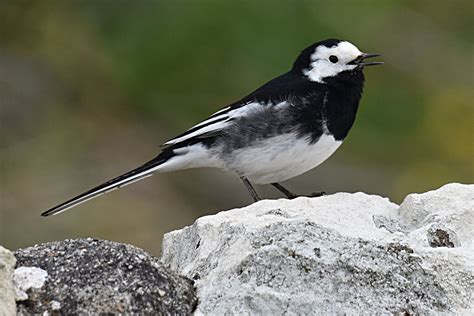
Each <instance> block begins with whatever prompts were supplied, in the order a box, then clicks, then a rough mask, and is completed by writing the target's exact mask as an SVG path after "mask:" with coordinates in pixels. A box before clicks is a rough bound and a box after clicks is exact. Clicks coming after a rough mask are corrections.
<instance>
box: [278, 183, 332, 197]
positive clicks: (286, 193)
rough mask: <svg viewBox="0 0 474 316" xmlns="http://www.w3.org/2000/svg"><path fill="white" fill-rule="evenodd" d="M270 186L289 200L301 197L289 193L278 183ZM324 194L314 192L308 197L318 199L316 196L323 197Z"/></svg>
mask: <svg viewBox="0 0 474 316" xmlns="http://www.w3.org/2000/svg"><path fill="white" fill-rule="evenodd" d="M271 185H273V186H274V187H275V188H276V189H277V190H278V191H280V192H282V193H283V194H284V195H286V196H287V197H288V198H289V199H294V198H297V197H298V196H302V195H296V194H294V193H293V192H291V191H290V190H288V189H286V188H285V187H284V186H282V185H281V184H279V183H276V182H275V183H272V184H271ZM324 194H326V193H324V192H314V193H311V194H310V195H309V197H318V196H323V195H324Z"/></svg>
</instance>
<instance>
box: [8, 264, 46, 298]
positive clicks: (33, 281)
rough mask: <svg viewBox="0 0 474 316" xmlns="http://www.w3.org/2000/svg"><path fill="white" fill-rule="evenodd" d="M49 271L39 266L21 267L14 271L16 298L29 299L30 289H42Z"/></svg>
mask: <svg viewBox="0 0 474 316" xmlns="http://www.w3.org/2000/svg"><path fill="white" fill-rule="evenodd" d="M47 277H48V272H46V271H45V270H43V269H41V268H37V267H19V268H18V269H15V272H13V284H14V286H15V290H16V300H17V301H24V300H27V299H28V294H27V293H26V291H28V290H29V289H31V288H35V289H40V288H41V287H42V286H43V285H44V282H46V278H47Z"/></svg>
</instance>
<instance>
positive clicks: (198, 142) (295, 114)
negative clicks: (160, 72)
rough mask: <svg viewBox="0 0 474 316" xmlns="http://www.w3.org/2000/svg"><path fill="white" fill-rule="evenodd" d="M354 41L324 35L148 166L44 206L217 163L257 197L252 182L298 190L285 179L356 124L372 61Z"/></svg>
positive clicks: (313, 163) (314, 161)
mask: <svg viewBox="0 0 474 316" xmlns="http://www.w3.org/2000/svg"><path fill="white" fill-rule="evenodd" d="M378 56H381V55H380V54H375V53H362V52H361V51H360V50H359V49H358V48H357V47H356V46H355V45H354V44H352V43H350V42H348V41H346V40H339V39H326V40H323V41H320V42H317V43H314V44H312V45H310V46H308V47H307V48H305V49H304V50H303V51H301V53H300V54H299V55H298V57H297V58H296V60H295V61H294V63H293V65H292V67H291V69H290V70H289V71H287V72H286V73H284V74H282V75H280V76H278V77H276V78H274V79H272V80H270V81H269V82H267V83H265V84H263V85H262V86H261V87H259V88H258V89H256V90H255V91H253V92H251V93H250V94H248V95H247V96H245V97H244V98H242V99H240V100H238V101H237V102H234V103H232V104H230V105H228V106H226V107H224V108H222V109H221V110H219V111H217V112H215V113H214V114H212V115H210V116H209V117H208V118H207V119H206V120H204V121H202V122H200V123H198V124H196V125H194V126H192V127H191V128H190V129H188V130H187V131H185V132H184V133H182V134H180V135H178V136H176V137H174V138H173V139H171V140H169V141H167V142H165V143H164V144H163V145H162V147H161V152H160V153H159V154H158V155H157V156H156V157H154V158H153V159H151V160H150V161H148V162H146V163H144V164H143V165H141V166H139V167H137V168H135V169H133V170H131V171H129V172H127V173H124V174H122V175H120V176H118V177H115V178H113V179H111V180H109V181H107V182H105V183H103V184H100V185H98V186H96V187H94V188H92V189H90V190H88V191H86V192H84V193H82V194H80V195H78V196H76V197H74V198H72V199H70V200H67V201H65V202H63V203H61V204H59V205H57V206H55V207H53V208H51V209H49V210H47V211H45V212H43V213H42V214H41V215H42V216H49V215H54V214H58V213H61V212H64V211H66V210H68V209H70V208H72V207H74V206H76V205H79V204H81V203H84V202H86V201H88V200H90V199H92V198H95V197H97V196H100V195H102V194H104V193H107V192H110V191H112V190H115V189H117V188H120V187H123V186H125V185H128V184H131V183H133V182H136V181H139V180H141V179H144V178H147V177H149V176H151V175H153V174H156V173H163V172H170V171H175V170H181V169H189V168H199V167H212V168H219V169H222V170H225V171H230V172H231V173H234V174H236V175H237V176H238V177H240V179H241V180H242V182H243V183H244V185H245V187H246V188H247V190H248V191H249V193H250V195H251V197H252V198H253V200H254V201H258V200H260V196H259V195H258V193H257V191H256V190H255V188H254V186H253V184H260V185H265V184H271V185H272V186H273V187H275V188H276V189H278V190H279V191H281V192H282V193H283V194H284V195H285V196H286V197H288V198H290V199H292V198H295V197H297V195H296V194H294V193H293V192H291V191H290V190H288V189H286V188H285V187H283V186H282V185H281V184H280V182H282V181H285V180H287V179H290V178H293V177H296V176H298V175H301V174H303V173H305V172H307V171H309V170H311V169H313V168H315V167H317V166H318V165H320V164H321V163H322V162H323V161H325V160H326V159H328V158H329V157H330V156H331V155H332V154H333V153H334V152H335V151H336V150H337V149H338V148H339V147H340V146H341V144H342V142H343V141H344V139H345V138H346V136H347V134H348V132H349V130H350V129H351V127H352V126H353V123H354V120H355V117H356V113H357V110H358V107H359V102H360V99H361V97H362V92H363V86H364V80H365V79H364V73H363V70H364V69H365V67H368V66H375V65H381V64H383V62H381V61H367V59H368V58H372V57H378Z"/></svg>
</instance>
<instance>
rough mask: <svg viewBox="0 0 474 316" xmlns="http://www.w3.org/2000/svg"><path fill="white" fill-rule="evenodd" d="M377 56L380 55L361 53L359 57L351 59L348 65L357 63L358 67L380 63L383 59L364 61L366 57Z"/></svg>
mask: <svg viewBox="0 0 474 316" xmlns="http://www.w3.org/2000/svg"><path fill="white" fill-rule="evenodd" d="M378 56H381V55H380V54H369V53H363V54H361V55H360V56H359V57H357V58H356V59H354V60H353V61H351V62H350V63H349V64H350V65H357V66H359V67H365V66H375V65H382V64H383V61H369V62H366V61H364V60H365V59H367V58H371V57H378Z"/></svg>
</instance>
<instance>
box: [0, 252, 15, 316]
mask: <svg viewBox="0 0 474 316" xmlns="http://www.w3.org/2000/svg"><path fill="white" fill-rule="evenodd" d="M15 262H16V260H15V257H14V256H13V253H12V252H11V251H9V250H7V249H5V248H3V247H2V246H0V315H2V316H3V315H6V316H8V315H15V314H16V305H15V288H14V287H13V282H12V275H13V270H14V268H15Z"/></svg>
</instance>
